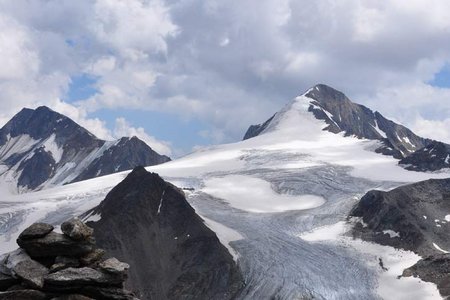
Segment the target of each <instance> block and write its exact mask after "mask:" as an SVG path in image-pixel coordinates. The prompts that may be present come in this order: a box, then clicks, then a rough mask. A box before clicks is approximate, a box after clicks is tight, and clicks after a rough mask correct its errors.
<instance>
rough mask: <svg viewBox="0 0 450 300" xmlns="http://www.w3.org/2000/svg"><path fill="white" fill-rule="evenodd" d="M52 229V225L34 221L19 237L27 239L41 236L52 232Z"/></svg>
mask: <svg viewBox="0 0 450 300" xmlns="http://www.w3.org/2000/svg"><path fill="white" fill-rule="evenodd" d="M53 229H54V227H53V225H50V224H46V223H34V224H32V225H31V226H29V227H28V228H27V229H25V230H24V231H23V232H22V233H21V234H20V235H19V239H21V240H28V239H36V238H41V237H44V236H46V235H47V234H49V233H50V232H52V231H53Z"/></svg>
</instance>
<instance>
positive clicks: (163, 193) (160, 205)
mask: <svg viewBox="0 0 450 300" xmlns="http://www.w3.org/2000/svg"><path fill="white" fill-rule="evenodd" d="M165 194H166V190H164V191H163V192H162V194H161V200H159V205H158V212H157V213H156V214H157V215H159V213H160V212H161V207H162V204H163V199H164V195H165Z"/></svg>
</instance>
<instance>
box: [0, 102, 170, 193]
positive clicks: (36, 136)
mask: <svg viewBox="0 0 450 300" xmlns="http://www.w3.org/2000/svg"><path fill="white" fill-rule="evenodd" d="M169 160H170V158H168V157H167V156H164V155H160V154H158V153H156V152H155V151H154V150H153V149H152V148H150V147H149V146H148V145H147V144H146V143H144V142H143V141H141V140H139V139H138V138H137V137H132V138H127V137H123V138H121V139H119V140H117V141H116V142H106V141H104V140H101V139H98V138H97V137H95V136H94V135H93V134H92V133H90V132H89V131H87V130H86V129H84V128H83V127H81V126H80V125H78V124H77V123H75V122H74V121H72V120H71V119H70V118H68V117H66V116H64V115H62V114H59V113H57V112H54V111H52V110H51V109H49V108H48V107H45V106H41V107H38V108H37V109H35V110H33V109H28V108H24V109H23V110H21V111H20V112H19V113H17V114H16V115H15V116H14V117H13V118H12V119H11V120H10V121H9V122H8V123H6V124H5V126H3V127H2V128H1V129H0V162H1V163H2V164H4V165H5V166H7V167H8V171H7V172H9V173H11V175H12V177H13V178H16V180H17V186H18V188H19V190H21V189H28V190H34V189H40V188H42V187H44V186H47V185H57V184H64V183H70V182H75V181H80V180H85V179H89V178H94V177H97V176H101V175H107V174H111V173H114V172H120V171H124V170H129V169H132V168H134V167H136V166H138V165H145V166H150V165H156V164H160V163H164V162H167V161H169Z"/></svg>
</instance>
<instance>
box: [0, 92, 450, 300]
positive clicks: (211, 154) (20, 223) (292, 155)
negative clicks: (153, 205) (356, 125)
mask: <svg viewBox="0 0 450 300" xmlns="http://www.w3.org/2000/svg"><path fill="white" fill-rule="evenodd" d="M310 101H311V99H309V98H307V97H305V96H300V97H297V98H296V99H294V100H293V101H292V102H291V103H289V104H288V105H287V106H286V107H285V108H284V109H283V110H281V111H280V112H279V113H277V114H276V115H275V117H274V119H273V120H272V122H271V124H269V126H268V127H267V128H266V130H265V131H264V133H263V134H261V135H260V136H257V137H255V138H251V139H248V140H245V141H242V142H238V143H234V144H226V145H220V146H214V147H210V148H207V149H203V150H201V151H199V152H196V153H193V154H191V155H188V156H186V157H184V158H181V159H178V160H175V161H172V162H168V163H166V164H162V165H158V166H152V167H148V168H147V170H149V171H152V172H156V173H159V174H160V175H161V176H163V177H164V179H166V180H168V181H170V182H172V183H174V184H176V185H178V186H179V187H183V188H190V189H194V192H189V193H187V194H188V198H187V199H188V201H189V203H190V204H191V205H192V206H193V207H194V208H195V210H196V212H197V213H199V215H201V216H202V217H204V219H205V218H206V219H207V220H210V221H211V222H208V221H207V225H208V226H210V228H212V230H214V231H216V233H217V235H218V236H219V238H220V239H221V241H222V243H224V244H225V245H226V246H227V245H228V247H231V248H232V249H233V250H231V249H230V248H229V249H230V253H232V254H233V255H235V257H236V253H237V254H238V255H239V256H238V263H239V266H240V269H241V270H242V272H243V275H244V278H245V281H246V286H245V290H244V291H243V293H242V294H241V295H240V296H239V298H240V299H268V298H274V299H299V298H302V297H303V298H314V299H358V300H361V299H380V297H384V298H385V299H431V298H432V299H440V297H439V296H438V293H437V289H436V287H435V285H433V284H429V283H425V282H421V283H420V284H417V282H419V280H418V279H414V282H412V281H410V280H409V279H406V278H402V279H396V278H394V276H395V275H398V274H400V273H401V271H402V269H403V268H404V267H406V266H409V265H411V264H413V263H414V262H415V261H416V260H417V259H418V257H416V256H412V255H411V254H410V253H407V254H405V253H403V252H399V251H396V250H394V249H393V248H390V247H386V246H378V245H373V244H369V243H365V242H362V241H358V240H355V241H352V242H350V241H348V242H346V241H347V240H346V239H345V236H344V235H342V234H343V233H344V232H345V226H346V225H345V223H343V222H344V220H345V219H346V217H347V215H348V213H349V211H350V210H351V209H352V207H353V206H354V205H355V204H356V203H357V201H358V199H359V198H360V197H361V196H362V195H364V193H365V192H366V191H368V190H370V189H374V188H376V189H383V190H388V189H391V188H394V187H397V186H399V185H402V184H404V183H407V182H414V181H419V180H425V179H429V178H444V177H449V173H440V174H431V173H420V172H412V171H407V170H405V169H403V168H401V167H399V166H397V163H398V160H395V159H393V158H391V157H388V156H383V155H380V154H376V153H373V152H372V151H370V150H369V149H373V147H374V146H376V142H374V141H367V140H360V139H356V138H353V137H343V135H341V134H333V133H330V132H328V131H323V130H322V129H323V128H324V127H326V126H327V124H326V123H325V122H323V121H320V120H317V119H315V118H314V117H313V115H312V114H311V113H309V112H307V109H308V107H309V105H310ZM127 173H128V172H122V173H117V174H112V175H108V176H104V177H99V178H96V179H91V180H87V181H84V182H80V183H75V184H70V185H65V186H61V187H55V188H51V189H47V190H43V191H39V192H34V193H30V194H26V195H10V196H7V192H6V191H5V193H3V195H4V196H3V197H2V198H1V199H0V252H6V251H10V250H12V249H14V248H15V247H16V244H15V239H16V238H17V236H18V234H19V233H20V232H21V231H22V230H24V229H25V228H26V227H27V226H28V225H29V224H31V223H33V222H36V221H43V222H50V223H53V224H61V223H62V221H64V220H66V219H68V218H70V217H72V216H75V215H80V214H81V213H83V212H85V211H87V210H88V209H90V208H92V207H94V206H96V205H97V204H98V203H100V201H102V200H103V199H104V197H105V195H106V193H107V192H109V190H110V189H111V188H112V187H113V186H115V185H116V184H118V183H119V182H120V181H121V180H122V179H123V178H124V177H125V176H126V175H127ZM0 188H1V186H0ZM322 199H326V201H325V202H323V200H322ZM163 205H164V204H163ZM256 211H258V212H256ZM261 212H265V213H261ZM214 222H215V223H214ZM339 222H341V223H339ZM333 224H341V225H339V226H341V227H338V228H337V229H336V228H335V229H333V230H330V228H327V227H324V226H330V225H333ZM225 228H227V229H226V230H225ZM324 228H325V229H324ZM320 229H321V230H320ZM231 232H232V233H233V234H231V237H230V233H231ZM224 233H225V234H224ZM308 235H309V238H308ZM241 236H242V237H243V238H241ZM336 236H337V237H336ZM335 237H336V238H335ZM230 241H232V242H230ZM336 241H344V242H336ZM381 247H382V248H381ZM379 257H382V259H383V263H384V264H385V265H386V266H387V267H388V268H389V271H386V272H383V271H382V270H380V266H379V260H378V258H379ZM419 286H420V288H419V289H418V287H419ZM380 287H385V288H380ZM407 287H408V288H407ZM412 292H414V297H411V293H412Z"/></svg>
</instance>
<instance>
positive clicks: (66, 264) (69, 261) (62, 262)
mask: <svg viewBox="0 0 450 300" xmlns="http://www.w3.org/2000/svg"><path fill="white" fill-rule="evenodd" d="M79 266H80V261H79V260H78V259H77V258H75V257H69V256H57V257H56V258H55V263H54V264H53V265H52V266H51V267H50V273H54V272H57V271H59V270H62V269H66V268H70V267H79Z"/></svg>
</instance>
